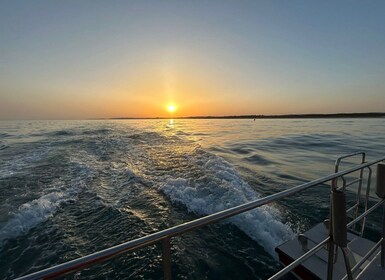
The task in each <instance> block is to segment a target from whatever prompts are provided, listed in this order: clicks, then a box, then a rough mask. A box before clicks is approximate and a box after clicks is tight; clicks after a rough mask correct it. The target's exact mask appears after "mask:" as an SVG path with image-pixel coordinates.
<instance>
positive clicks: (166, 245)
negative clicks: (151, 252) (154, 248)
mask: <svg viewBox="0 0 385 280" xmlns="http://www.w3.org/2000/svg"><path fill="white" fill-rule="evenodd" d="M170 239H171V238H170V237H166V238H164V239H163V240H162V262H163V276H164V280H171V244H170Z"/></svg>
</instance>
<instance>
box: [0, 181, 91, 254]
mask: <svg viewBox="0 0 385 280" xmlns="http://www.w3.org/2000/svg"><path fill="white" fill-rule="evenodd" d="M55 185H56V187H52V188H50V189H47V190H48V191H52V192H50V193H48V194H45V195H42V196H41V197H39V198H38V199H35V200H32V201H30V202H27V203H24V204H22V205H21V206H20V207H19V208H18V210H17V211H16V212H15V213H13V215H12V218H11V219H10V220H8V221H7V222H6V223H5V225H4V226H3V227H2V228H1V229H0V248H1V247H3V245H4V244H5V242H6V241H7V240H9V239H12V238H16V237H18V236H21V235H24V234H26V233H28V232H29V231H30V230H31V229H33V228H34V227H36V226H37V225H39V224H40V223H43V222H45V221H47V220H48V219H49V218H51V217H52V216H53V215H54V214H55V213H56V211H57V210H58V208H59V207H60V205H61V204H62V203H64V202H66V201H71V200H73V199H74V197H75V196H76V194H77V193H78V192H79V191H80V190H81V189H82V188H83V187H84V183H83V182H82V181H80V179H76V180H72V181H71V183H70V186H69V187H67V188H66V187H65V186H64V185H61V186H60V185H58V184H55ZM53 190H55V191H53Z"/></svg>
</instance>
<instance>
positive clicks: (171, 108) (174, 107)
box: [167, 104, 176, 113]
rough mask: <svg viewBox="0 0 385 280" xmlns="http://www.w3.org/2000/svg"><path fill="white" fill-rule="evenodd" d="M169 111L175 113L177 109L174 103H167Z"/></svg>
mask: <svg viewBox="0 0 385 280" xmlns="http://www.w3.org/2000/svg"><path fill="white" fill-rule="evenodd" d="M167 111H168V112H169V113H174V112H175V111H176V106H175V105H174V104H168V105H167Z"/></svg>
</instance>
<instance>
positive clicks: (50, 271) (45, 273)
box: [18, 157, 385, 280]
mask: <svg viewBox="0 0 385 280" xmlns="http://www.w3.org/2000/svg"><path fill="white" fill-rule="evenodd" d="M381 161H385V157H381V158H378V159H376V160H373V161H370V162H364V163H361V164H359V165H357V166H354V167H351V168H348V169H346V170H343V171H338V172H336V173H334V174H330V175H328V176H325V177H322V178H319V179H316V180H313V181H310V182H307V183H304V184H301V185H299V186H296V187H293V188H290V189H287V190H284V191H281V192H279V193H275V194H272V195H269V196H266V197H263V198H260V199H257V200H254V201H251V202H248V203H245V204H242V205H239V206H236V207H232V208H230V209H226V210H223V211H220V212H217V213H214V214H211V215H208V216H205V217H202V218H199V219H196V220H193V221H190V222H187V223H184V224H181V225H177V226H174V227H171V228H168V229H165V230H162V231H158V232H155V233H152V234H149V235H147V236H144V237H140V238H137V239H135V240H131V241H128V242H125V243H122V244H119V245H116V246H113V247H110V248H107V249H104V250H102V251H98V252H95V253H92V254H89V255H86V256H84V257H81V258H78V259H75V260H72V261H68V262H65V263H62V264H59V265H56V266H53V267H51V268H47V269H44V270H41V271H38V272H35V273H32V274H29V275H26V276H23V277H20V278H18V279H23V280H25V279H51V278H55V277H58V276H63V275H66V274H68V273H71V272H75V271H78V270H81V269H84V268H85V267H88V266H91V265H93V264H95V263H98V262H101V261H105V260H108V259H111V258H113V257H116V256H118V255H121V254H123V253H126V252H130V251H134V250H138V249H141V248H143V247H147V246H149V245H152V244H155V243H158V242H161V243H162V260H163V271H164V278H165V279H171V250H170V240H171V238H173V237H175V236H178V235H181V234H183V233H186V232H189V231H192V230H195V229H197V228H200V227H202V226H205V225H208V224H213V223H216V222H219V221H221V220H224V219H227V218H230V217H232V216H235V215H238V214H241V213H243V212H246V211H249V210H252V209H255V208H257V207H260V206H262V205H265V204H268V203H271V202H274V201H277V200H279V199H282V198H286V197H288V196H291V195H294V194H296V193H298V192H301V191H304V190H306V189H309V188H311V187H314V186H317V185H319V184H323V183H326V182H329V181H333V180H335V179H337V178H339V177H342V176H344V175H347V174H350V173H353V172H355V171H358V170H362V169H364V168H367V167H369V166H371V165H374V164H376V163H379V162H381ZM383 202H384V200H381V201H380V202H379V203H377V204H376V205H375V206H373V207H376V208H377V207H379V206H380V205H382V203H383ZM373 207H372V208H370V209H369V210H370V212H371V211H373V210H374V209H373ZM367 212H368V214H369V213H370V212H369V211H367ZM364 214H365V213H364ZM366 215H367V214H365V215H360V216H359V217H358V218H359V219H358V218H356V220H357V221H358V220H360V219H361V218H363V217H366ZM381 242H382V243H381V244H382V247H383V246H384V242H383V240H381ZM327 243H328V244H330V243H332V240H331V237H328V238H326V239H325V240H324V241H322V242H321V243H320V244H318V245H317V246H316V247H314V248H313V249H311V250H309V251H308V252H307V253H306V254H304V255H303V256H301V257H300V258H299V259H297V260H296V261H294V262H293V263H291V264H290V265H289V266H287V267H285V268H284V269H282V270H281V271H279V272H278V273H277V274H275V275H274V276H272V277H271V278H269V279H278V278H280V277H281V276H283V275H284V274H286V273H288V272H289V271H291V270H292V269H294V268H295V267H297V266H298V265H300V264H301V263H302V262H303V261H305V260H306V259H308V258H309V257H310V256H311V255H313V254H315V253H316V252H317V251H319V250H320V249H322V247H323V245H325V244H327Z"/></svg>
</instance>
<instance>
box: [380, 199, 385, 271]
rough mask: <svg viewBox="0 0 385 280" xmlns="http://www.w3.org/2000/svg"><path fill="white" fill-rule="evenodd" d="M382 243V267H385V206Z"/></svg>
mask: <svg viewBox="0 0 385 280" xmlns="http://www.w3.org/2000/svg"><path fill="white" fill-rule="evenodd" d="M382 209H383V211H382V212H383V214H382V234H381V235H382V241H381V267H382V268H384V266H385V204H383V205H382Z"/></svg>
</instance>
